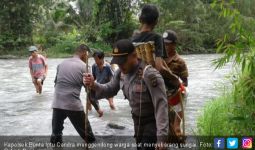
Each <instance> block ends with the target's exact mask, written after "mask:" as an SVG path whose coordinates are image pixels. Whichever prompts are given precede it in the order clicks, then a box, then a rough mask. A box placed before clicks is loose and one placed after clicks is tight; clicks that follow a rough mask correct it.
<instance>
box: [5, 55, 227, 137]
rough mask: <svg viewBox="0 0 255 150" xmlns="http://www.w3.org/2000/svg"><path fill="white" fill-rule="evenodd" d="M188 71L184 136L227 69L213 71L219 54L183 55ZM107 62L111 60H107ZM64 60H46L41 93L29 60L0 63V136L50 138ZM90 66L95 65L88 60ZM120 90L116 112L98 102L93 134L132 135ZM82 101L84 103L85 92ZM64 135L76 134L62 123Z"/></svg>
mask: <svg viewBox="0 0 255 150" xmlns="http://www.w3.org/2000/svg"><path fill="white" fill-rule="evenodd" d="M182 57H183V58H184V59H185V60H186V62H187V65H188V69H189V95H188V100H187V105H186V111H185V118H186V134H187V135H195V134H196V132H195V131H196V119H197V117H198V116H199V115H200V114H201V110H202V109H203V106H204V105H205V103H206V102H207V101H209V100H211V99H213V98H215V97H216V96H218V95H219V94H220V91H219V89H218V85H220V84H223V83H226V80H225V75H227V74H228V73H229V71H230V66H229V65H228V66H226V67H224V68H222V69H219V70H215V71H214V66H212V60H213V59H215V58H218V57H219V55H216V54H208V55H184V56H182ZM106 59H107V60H110V58H106ZM63 60H64V59H48V65H49V72H48V76H47V78H46V80H45V82H44V86H43V93H42V95H38V94H36V93H35V90H34V87H33V84H32V82H31V78H30V74H29V69H28V60H26V59H9V60H0V66H1V67H0V118H1V119H0V135H50V134H51V119H52V109H51V103H52V99H53V93H54V82H53V81H54V78H55V74H56V67H57V65H58V64H59V63H61V62H62V61H63ZM89 62H90V65H91V64H92V63H94V60H93V59H89ZM123 98H124V97H123V95H122V92H121V91H120V92H119V93H118V95H117V96H115V97H114V103H115V105H116V110H115V111H112V110H110V107H109V105H108V102H107V100H101V101H100V106H101V107H102V108H103V110H104V116H103V117H102V118H99V117H98V116H97V113H96V111H95V110H92V111H91V112H90V113H89V120H90V122H91V125H92V129H93V131H94V133H95V134H96V135H133V133H134V131H133V121H132V119H131V115H130V107H129V105H128V101H127V100H124V99H123ZM81 99H82V101H83V104H84V103H85V101H84V100H85V92H84V89H83V90H82V94H81ZM108 123H116V124H118V125H123V126H125V129H124V130H116V129H111V128H109V127H108V126H107V124H108ZM64 126H65V129H64V131H63V134H64V135H78V134H77V132H76V131H75V129H74V128H73V126H72V124H71V122H70V121H69V120H68V119H66V120H65V124H64Z"/></svg>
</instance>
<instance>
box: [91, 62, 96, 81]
mask: <svg viewBox="0 0 255 150" xmlns="http://www.w3.org/2000/svg"><path fill="white" fill-rule="evenodd" d="M92 75H93V77H94V79H95V80H96V65H95V64H93V65H92Z"/></svg>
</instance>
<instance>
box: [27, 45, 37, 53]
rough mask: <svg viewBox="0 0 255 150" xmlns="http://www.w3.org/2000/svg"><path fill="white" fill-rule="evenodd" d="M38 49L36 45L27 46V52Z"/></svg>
mask: <svg viewBox="0 0 255 150" xmlns="http://www.w3.org/2000/svg"><path fill="white" fill-rule="evenodd" d="M37 50H38V48H37V47H36V46H30V47H29V48H28V51H29V52H33V51H37Z"/></svg>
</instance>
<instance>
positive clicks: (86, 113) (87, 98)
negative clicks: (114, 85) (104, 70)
mask: <svg viewBox="0 0 255 150" xmlns="http://www.w3.org/2000/svg"><path fill="white" fill-rule="evenodd" d="M88 59H89V57H88V52H87V57H86V61H85V63H86V73H88V72H89V64H88ZM85 91H86V93H87V95H86V102H85V103H86V104H85V106H86V108H85V141H86V143H87V145H86V147H85V148H86V150H88V105H89V91H90V90H89V87H88V86H87V87H86V88H85Z"/></svg>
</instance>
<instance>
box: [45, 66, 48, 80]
mask: <svg viewBox="0 0 255 150" xmlns="http://www.w3.org/2000/svg"><path fill="white" fill-rule="evenodd" d="M47 75H48V65H47V64H45V77H46V76H47Z"/></svg>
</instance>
